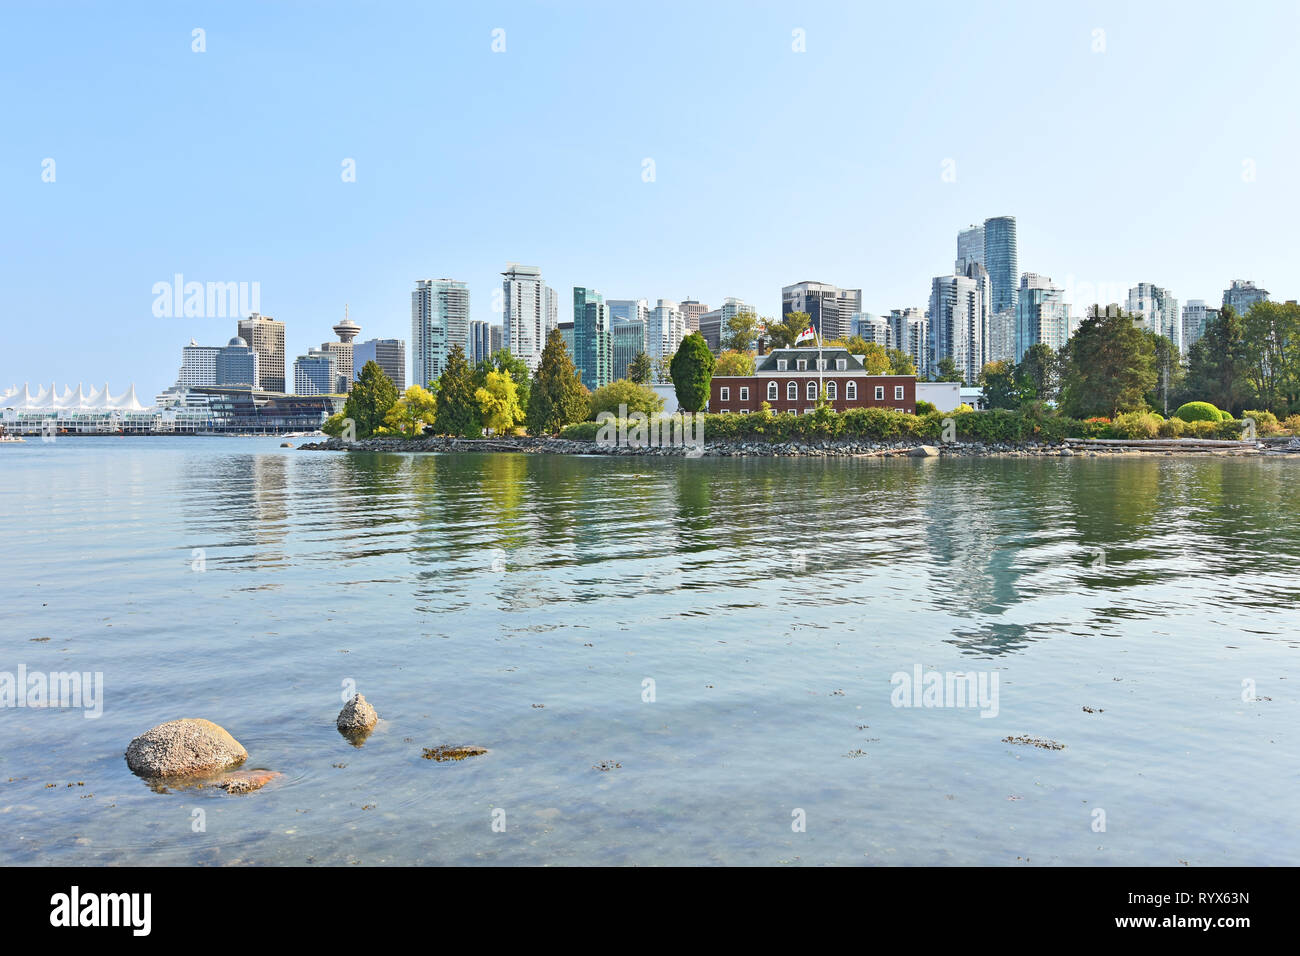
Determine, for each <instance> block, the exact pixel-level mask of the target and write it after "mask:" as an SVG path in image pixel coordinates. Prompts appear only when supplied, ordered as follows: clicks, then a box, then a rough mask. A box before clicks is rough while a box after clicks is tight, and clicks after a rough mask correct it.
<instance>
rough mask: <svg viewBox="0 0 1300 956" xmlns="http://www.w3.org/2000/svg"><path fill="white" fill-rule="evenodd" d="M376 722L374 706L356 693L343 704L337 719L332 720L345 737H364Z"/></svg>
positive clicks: (373, 727) (377, 718)
mask: <svg viewBox="0 0 1300 956" xmlns="http://www.w3.org/2000/svg"><path fill="white" fill-rule="evenodd" d="M377 723H379V715H378V714H377V713H375V708H373V707H371V706H370V702H369V701H367V700H366V699H365V697H363V696H362V695H360V694H357V695H356V696H355V697H353V698H352V699H351V700H350V701H348V702H347V703H346V704H344V705H343V709H342V710H340V711H339V716H338V719H337V720H335V721H334V726H336V727H337V728H338V729H339V733H341V734H343V735H344V736H345V737H364V736H365V735H366V734H368V733H370V731H372V730H374V729H375V724H377Z"/></svg>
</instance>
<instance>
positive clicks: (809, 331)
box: [794, 325, 817, 345]
mask: <svg viewBox="0 0 1300 956" xmlns="http://www.w3.org/2000/svg"><path fill="white" fill-rule="evenodd" d="M815 338H817V333H816V332H814V331H813V327H812V326H811V325H810V326H808V328H806V329H804V330H803V331H802V332H800V333H799V336H798V338H796V339H795V340H794V344H795V345H798V344H799V343H800V342H806V341H808V339H815Z"/></svg>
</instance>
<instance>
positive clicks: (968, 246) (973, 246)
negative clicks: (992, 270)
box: [952, 226, 988, 276]
mask: <svg viewBox="0 0 1300 956" xmlns="http://www.w3.org/2000/svg"><path fill="white" fill-rule="evenodd" d="M973 263H978V264H979V265H982V266H983V265H984V227H983V226H971V227H970V228H969V229H963V230H961V231H960V232H959V233H957V261H956V263H955V264H954V265H953V270H952V271H953V273H955V274H956V275H959V276H964V275H965V274H966V267H967V266H969V265H971V264H973ZM985 268H988V267H987V266H985Z"/></svg>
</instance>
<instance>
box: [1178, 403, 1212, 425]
mask: <svg viewBox="0 0 1300 956" xmlns="http://www.w3.org/2000/svg"><path fill="white" fill-rule="evenodd" d="M1174 417H1175V418H1181V419H1182V420H1183V421H1185V422H1218V421H1222V420H1223V413H1222V412H1220V411H1219V409H1218V408H1216V407H1215V406H1214V405H1212V404H1210V403H1209V402H1188V403H1187V404H1185V405H1180V406H1179V407H1178V411H1176V412H1174Z"/></svg>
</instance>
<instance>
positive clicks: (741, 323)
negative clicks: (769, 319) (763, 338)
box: [719, 312, 758, 352]
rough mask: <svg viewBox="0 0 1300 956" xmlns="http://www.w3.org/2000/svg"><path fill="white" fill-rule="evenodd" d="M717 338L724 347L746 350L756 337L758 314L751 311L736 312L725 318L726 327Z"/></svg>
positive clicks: (739, 350) (740, 350) (737, 350)
mask: <svg viewBox="0 0 1300 956" xmlns="http://www.w3.org/2000/svg"><path fill="white" fill-rule="evenodd" d="M719 338H720V339H721V345H722V348H724V349H731V350H733V351H736V352H745V351H748V350H749V347H750V346H751V345H752V344H753V343H754V340H755V339H757V338H758V316H757V315H755V314H754V313H753V312H737V313H736V314H735V315H733V316H732V317H731V318H730V319H728V320H727V327H726V328H725V329H723V330H722V335H721V336H719Z"/></svg>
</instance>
